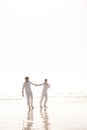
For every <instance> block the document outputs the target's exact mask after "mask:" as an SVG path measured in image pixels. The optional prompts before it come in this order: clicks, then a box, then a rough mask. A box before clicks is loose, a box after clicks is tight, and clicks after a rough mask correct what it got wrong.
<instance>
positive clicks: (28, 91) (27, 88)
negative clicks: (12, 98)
mask: <svg viewBox="0 0 87 130" xmlns="http://www.w3.org/2000/svg"><path fill="white" fill-rule="evenodd" d="M31 85H35V86H37V85H36V84H34V83H32V82H30V81H29V77H25V82H24V84H23V88H22V96H23V97H24V89H25V93H26V98H27V105H28V108H29V110H31V109H34V107H33V94H32V90H31Z"/></svg>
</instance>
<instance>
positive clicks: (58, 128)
mask: <svg viewBox="0 0 87 130" xmlns="http://www.w3.org/2000/svg"><path fill="white" fill-rule="evenodd" d="M39 100H40V98H34V110H33V111H32V110H31V111H29V110H28V108H27V105H26V99H25V98H24V99H14V100H13V99H12V100H10V99H9V100H6V99H5V100H0V130H87V99H86V98H61V97H49V100H48V105H47V106H48V108H47V109H44V108H42V109H40V107H39Z"/></svg>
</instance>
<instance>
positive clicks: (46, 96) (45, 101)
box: [44, 93, 48, 107]
mask: <svg viewBox="0 0 87 130" xmlns="http://www.w3.org/2000/svg"><path fill="white" fill-rule="evenodd" d="M47 100H48V95H47V93H45V100H44V107H46V104H47Z"/></svg>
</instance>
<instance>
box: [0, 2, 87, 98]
mask: <svg viewBox="0 0 87 130" xmlns="http://www.w3.org/2000/svg"><path fill="white" fill-rule="evenodd" d="M25 76H29V77H30V80H31V81H32V82H33V83H37V84H38V83H42V82H43V81H44V79H45V78H47V79H48V82H49V83H50V85H51V88H50V89H49V94H50V95H52V94H54V95H55V94H57V93H58V92H87V1H86V0H66V1H65V0H44V1H41V0H37V1H36V0H32V1H29V0H15V1H12V0H8V1H7V0H1V1H0V96H13V95H15V96H17V95H19V96H21V89H22V85H23V82H24V77H25ZM32 89H33V91H34V93H35V94H36V95H38V93H39V94H40V90H41V89H42V88H35V87H34V86H32Z"/></svg>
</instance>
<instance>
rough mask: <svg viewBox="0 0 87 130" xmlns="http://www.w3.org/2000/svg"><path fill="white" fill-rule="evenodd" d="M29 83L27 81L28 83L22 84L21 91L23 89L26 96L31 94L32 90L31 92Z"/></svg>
mask: <svg viewBox="0 0 87 130" xmlns="http://www.w3.org/2000/svg"><path fill="white" fill-rule="evenodd" d="M31 84H32V83H31V82H30V81H28V82H24V84H23V89H25V92H26V94H27V93H32V90H31V87H30V86H31Z"/></svg>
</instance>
